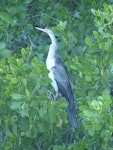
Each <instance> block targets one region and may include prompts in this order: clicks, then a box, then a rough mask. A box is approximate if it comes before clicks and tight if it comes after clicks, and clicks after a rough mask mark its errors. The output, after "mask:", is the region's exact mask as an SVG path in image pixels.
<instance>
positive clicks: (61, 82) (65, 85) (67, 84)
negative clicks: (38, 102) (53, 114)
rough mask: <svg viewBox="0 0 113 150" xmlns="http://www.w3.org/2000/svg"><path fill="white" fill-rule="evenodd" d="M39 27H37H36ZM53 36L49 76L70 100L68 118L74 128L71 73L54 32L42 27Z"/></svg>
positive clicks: (49, 57) (60, 91) (56, 87)
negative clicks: (60, 52)
mask: <svg viewBox="0 0 113 150" xmlns="http://www.w3.org/2000/svg"><path fill="white" fill-rule="evenodd" d="M36 28H37V27H36ZM37 29H38V30H41V31H44V32H45V33H47V34H48V35H49V37H50V38H51V42H52V43H51V45H50V47H49V51H48V56H47V59H46V66H47V69H48V70H49V71H50V72H49V77H50V78H51V80H52V86H53V88H54V89H55V91H56V94H57V95H58V93H61V95H62V96H63V97H65V99H66V100H67V101H68V103H69V105H68V107H67V109H66V110H67V114H68V120H69V122H70V124H71V126H72V128H73V129H75V128H77V122H76V119H75V114H74V113H75V112H74V111H75V107H74V93H73V90H72V81H71V76H70V73H69V72H68V70H67V68H66V66H65V65H64V63H63V61H62V60H61V58H60V57H59V56H58V55H57V51H58V44H57V40H56V38H55V36H54V33H53V32H52V31H51V30H50V29H41V28H37Z"/></svg>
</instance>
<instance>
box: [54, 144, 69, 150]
mask: <svg viewBox="0 0 113 150" xmlns="http://www.w3.org/2000/svg"><path fill="white" fill-rule="evenodd" d="M53 150H67V148H66V147H64V146H61V145H54V146H53Z"/></svg>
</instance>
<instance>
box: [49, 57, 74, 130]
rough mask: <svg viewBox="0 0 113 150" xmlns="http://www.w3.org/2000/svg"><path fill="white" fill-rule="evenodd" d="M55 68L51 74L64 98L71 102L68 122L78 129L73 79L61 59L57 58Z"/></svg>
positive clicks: (68, 110)
mask: <svg viewBox="0 0 113 150" xmlns="http://www.w3.org/2000/svg"><path fill="white" fill-rule="evenodd" d="M55 58H56V59H55V64H56V65H55V66H54V67H52V68H51V72H52V74H53V76H54V79H55V81H56V83H57V86H58V90H59V92H60V93H61V94H62V96H63V97H65V98H66V100H67V101H68V102H69V105H68V107H67V109H66V110H67V114H68V120H69V122H70V124H71V125H72V127H73V128H77V121H76V116H75V114H74V112H75V106H74V93H73V90H72V87H71V77H70V74H69V72H68V70H67V68H66V67H65V65H64V63H63V62H62V60H61V59H60V57H58V56H57V57H55Z"/></svg>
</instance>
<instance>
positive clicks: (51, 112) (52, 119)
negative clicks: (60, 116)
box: [48, 104, 56, 124]
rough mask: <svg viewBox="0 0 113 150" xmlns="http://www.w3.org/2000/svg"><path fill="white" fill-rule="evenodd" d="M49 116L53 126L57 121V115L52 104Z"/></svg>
mask: <svg viewBox="0 0 113 150" xmlns="http://www.w3.org/2000/svg"><path fill="white" fill-rule="evenodd" d="M48 114H49V121H50V123H51V124H53V123H54V122H55V120H56V115H55V108H54V105H53V104H51V105H50V106H49V108H48Z"/></svg>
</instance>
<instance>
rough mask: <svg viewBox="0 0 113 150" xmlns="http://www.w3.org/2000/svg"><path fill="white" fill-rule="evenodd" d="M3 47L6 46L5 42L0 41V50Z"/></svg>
mask: <svg viewBox="0 0 113 150" xmlns="http://www.w3.org/2000/svg"><path fill="white" fill-rule="evenodd" d="M5 47H6V44H5V42H0V50H3V49H5Z"/></svg>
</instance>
